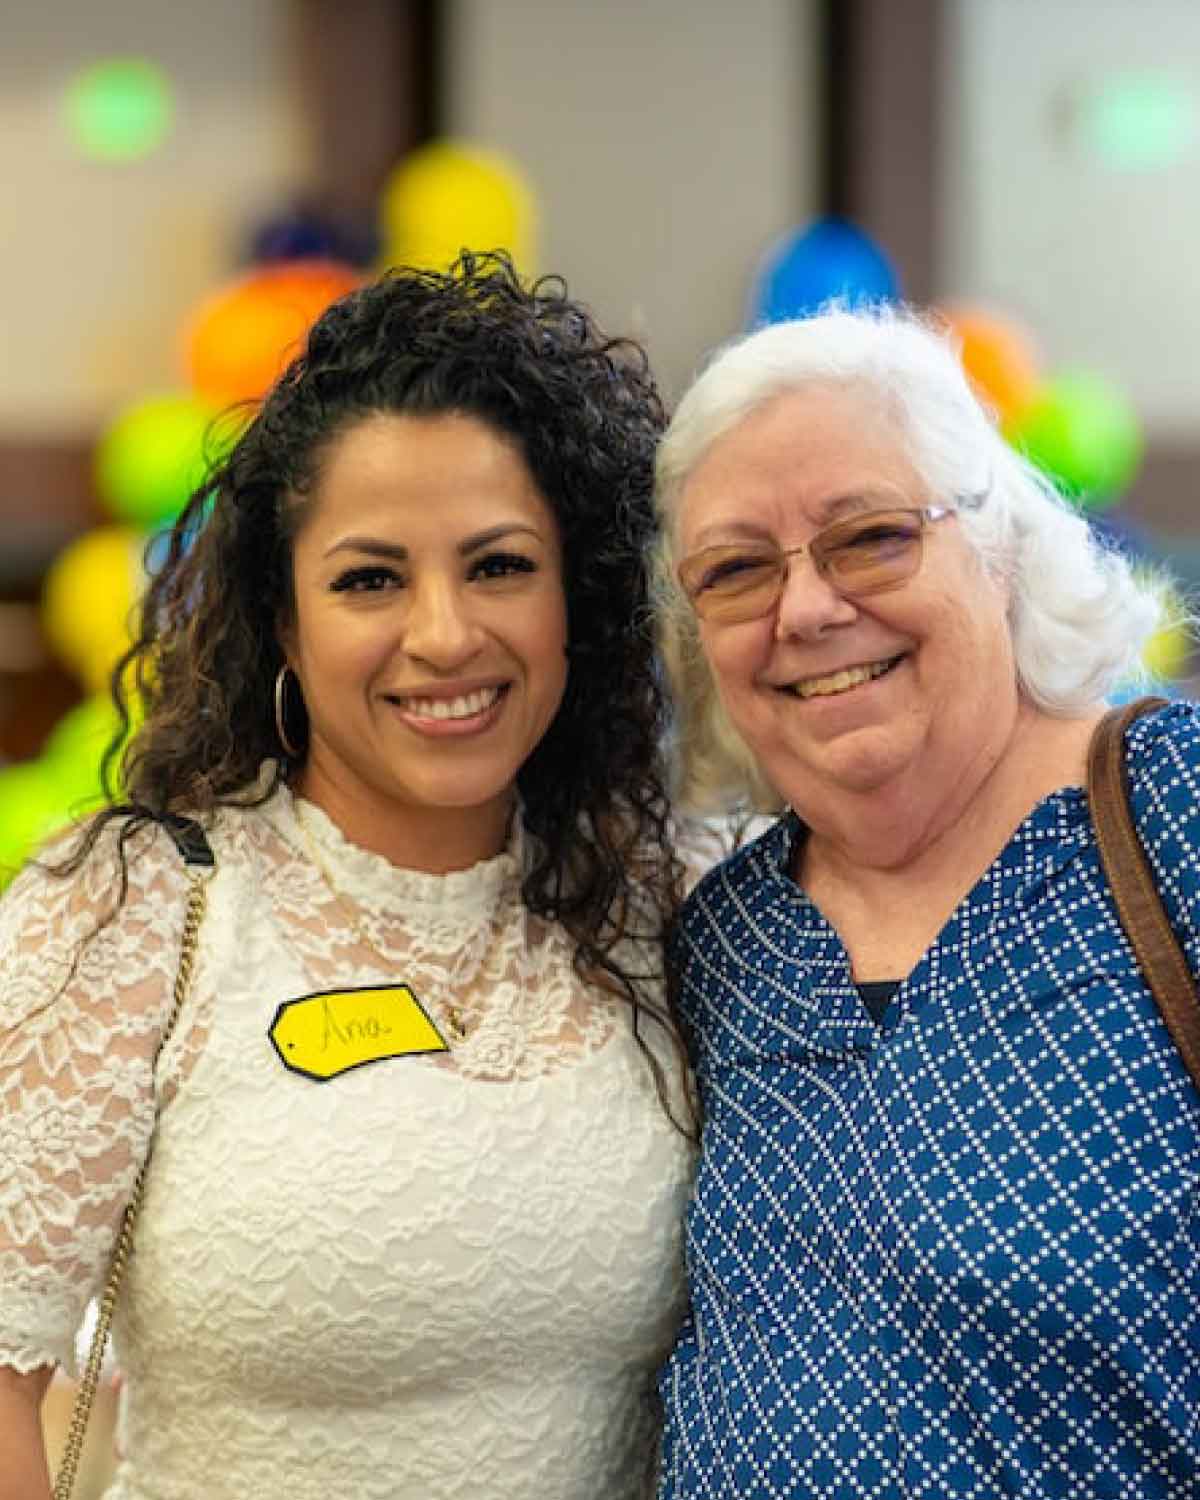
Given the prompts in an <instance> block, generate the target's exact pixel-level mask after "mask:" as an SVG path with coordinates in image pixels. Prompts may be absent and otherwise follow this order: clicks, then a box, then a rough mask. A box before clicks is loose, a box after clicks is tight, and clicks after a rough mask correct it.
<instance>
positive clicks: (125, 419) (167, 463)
mask: <svg viewBox="0 0 1200 1500" xmlns="http://www.w3.org/2000/svg"><path fill="white" fill-rule="evenodd" d="M216 414H217V413H216V409H215V408H214V407H212V406H210V405H209V404H208V402H206V401H202V400H200V398H199V397H197V396H192V395H190V394H187V393H186V392H185V393H177V394H171V395H162V396H148V397H145V398H144V399H143V400H141V401H138V402H136V403H135V404H134V405H133V406H130V407H128V408H127V409H126V410H125V411H124V412H122V413H121V415H120V416H119V417H118V418H117V419H116V421H115V422H113V423H112V425H111V426H110V427H109V428H108V429H107V431H106V432H105V433H104V434H103V436H102V437H101V439H100V442H99V444H98V445H97V447H96V452H95V455H94V461H93V464H94V472H95V478H96V488H97V490H98V491H99V494H100V498H101V499H102V500H103V501H104V504H105V507H106V509H107V510H108V512H109V514H110V515H112V516H113V517H114V519H116V520H118V521H128V522H129V523H130V524H132V525H134V526H144V527H147V528H153V527H156V526H161V525H162V524H163V523H165V522H168V521H173V520H174V519H175V517H176V516H177V515H178V514H179V512H180V511H181V510H182V509H183V507H184V506H185V505H186V504H187V502H188V500H189V499H190V498H191V496H192V492H193V491H194V490H195V489H196V488H197V487H198V486H199V485H200V483H201V481H202V480H203V478H204V475H205V473H206V471H207V468H208V461H209V460H215V459H216V458H218V457H220V456H221V453H222V452H224V451H227V449H228V447H229V437H228V433H227V431H226V432H225V433H220V432H219V431H218V429H215V428H212V427H211V424H212V422H213V420H214V418H215V417H216Z"/></svg>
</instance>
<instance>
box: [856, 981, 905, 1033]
mask: <svg viewBox="0 0 1200 1500" xmlns="http://www.w3.org/2000/svg"><path fill="white" fill-rule="evenodd" d="M854 987H855V989H856V990H857V991H858V993H859V995H860V997H861V999H862V1003H863V1004H864V1005H865V1006H866V1007H867V1009H868V1010H869V1011H870V1012H871V1019H872V1020H873V1021H874V1022H875V1023H876V1024H877V1025H878V1024H879V1023H880V1022H882V1020H883V1013H884V1011H885V1010H887V1008H888V1005H889V1004H890V1003H891V998H892V996H893V995H894V994H895V993H896V991H897V990H898V989H899V988H900V981H899V980H898V979H872V980H870V981H869V982H868V983H867V984H856V985H855V986H854Z"/></svg>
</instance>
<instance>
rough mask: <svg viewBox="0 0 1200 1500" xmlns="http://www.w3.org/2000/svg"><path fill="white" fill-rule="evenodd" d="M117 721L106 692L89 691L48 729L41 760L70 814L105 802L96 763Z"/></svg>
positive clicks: (116, 727) (113, 734)
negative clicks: (87, 695) (87, 694)
mask: <svg viewBox="0 0 1200 1500" xmlns="http://www.w3.org/2000/svg"><path fill="white" fill-rule="evenodd" d="M120 722H121V721H120V719H119V717H118V715H117V710H116V708H115V707H114V705H113V702H112V699H111V698H110V697H109V695H108V694H107V693H93V694H92V696H91V697H89V698H85V699H84V700H83V702H82V703H79V704H77V705H76V706H75V707H74V708H72V709H70V710H68V712H67V713H65V714H64V715H63V716H62V718H61V719H59V721H58V723H57V724H56V725H55V726H54V728H53V729H52V730H51V731H50V734H49V736H48V738H47V740H46V743H45V745H44V746H43V747H42V754H41V764H42V766H43V767H44V769H45V771H46V773H47V775H48V776H49V777H50V778H51V780H52V781H53V782H54V785H55V787H56V788H57V789H58V792H59V794H60V796H61V797H62V800H63V803H64V804H65V805H66V806H68V807H69V808H70V809H71V813H72V815H73V816H79V815H81V814H83V813H85V812H92V811H94V809H95V808H97V807H99V806H101V805H102V804H103V803H104V802H105V800H106V797H105V793H104V786H103V782H102V780H101V775H100V765H101V761H102V760H103V758H104V752H105V751H106V750H107V749H108V747H109V745H110V744H111V743H112V740H113V738H114V737H115V735H116V733H117V730H118V729H119V728H120ZM132 727H136V726H132Z"/></svg>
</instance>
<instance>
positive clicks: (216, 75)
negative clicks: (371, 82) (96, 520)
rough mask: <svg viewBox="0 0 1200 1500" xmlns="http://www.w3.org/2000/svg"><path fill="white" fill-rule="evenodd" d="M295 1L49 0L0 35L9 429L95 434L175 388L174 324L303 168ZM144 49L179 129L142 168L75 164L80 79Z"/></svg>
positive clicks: (3, 397)
mask: <svg viewBox="0 0 1200 1500" xmlns="http://www.w3.org/2000/svg"><path fill="white" fill-rule="evenodd" d="M287 8H288V7H287V0H204V3H203V4H197V5H183V4H179V5H176V4H171V3H164V0H104V3H103V4H100V3H95V4H83V3H80V0H39V3H36V4H16V3H12V4H9V5H8V6H6V8H5V16H4V24H3V38H2V41H0V182H2V183H3V184H4V202H3V208H2V209H0V299H2V300H0V433H7V434H13V433H17V434H19V435H21V436H28V435H31V434H35V433H43V434H47V435H63V434H66V435H70V434H72V433H75V432H79V433H85V432H88V431H91V430H93V429H94V427H95V426H96V424H97V423H98V422H101V421H103V420H105V419H106V418H107V417H108V416H110V415H111V414H112V413H113V412H114V411H115V410H116V409H118V408H119V407H120V406H121V405H123V404H124V403H125V402H126V401H128V400H131V399H133V398H135V397H137V396H140V395H143V394H146V393H147V392H148V391H150V390H152V389H155V388H157V387H161V386H165V385H171V384H176V383H178V381H179V379H180V371H179V367H178V364H177V338H178V330H179V328H180V326H181V322H182V320H183V318H184V317H185V316H186V313H187V312H188V311H189V310H190V309H191V308H192V307H193V306H194V305H195V303H196V302H197V300H198V299H199V298H200V297H201V296H203V295H204V294H205V293H207V292H209V291H211V290H213V289H214V288H215V287H217V286H219V285H220V284H221V282H222V281H223V280H225V279H226V278H227V277H228V276H229V274H230V270H231V267H232V265H233V257H234V255H235V254H236V252H237V250H238V249H239V248H240V246H239V245H238V243H237V239H238V235H239V233H244V232H245V231H247V230H248V229H249V228H250V227H252V226H253V224H254V223H255V222H256V221H257V220H258V219H260V218H261V216H262V215H263V214H264V213H266V212H269V211H270V210H271V209H272V208H273V207H277V206H278V205H279V204H280V201H281V199H283V198H284V197H286V195H287V193H288V192H289V190H290V189H291V188H293V187H294V186H296V185H297V184H298V183H300V182H302V181H303V180H304V178H305V175H306V172H307V143H306V141H305V138H304V130H303V120H302V113H301V110H300V107H299V101H298V100H296V99H295V98H294V97H292V95H291V93H290V92H289V90H290V88H291V85H292V79H291V78H290V76H289V74H290V69H289V54H288V45H287V35H286V18H287ZM127 55H140V56H145V57H149V58H151V59H153V60H154V61H155V62H157V63H158V64H159V65H160V66H161V67H163V68H164V69H165V70H166V71H167V73H168V74H169V75H170V76H171V77H172V79H173V81H174V85H175V91H176V103H177V111H178V112H177V117H176V126H175V131H174V133H173V135H172V136H171V137H170V139H169V140H167V142H166V143H165V144H164V145H163V147H162V148H161V149H160V150H159V151H158V152H157V153H156V154H154V155H153V156H151V157H149V158H148V159H146V160H143V161H136V162H128V163H121V164H106V163H103V162H97V161H93V160H88V159H86V158H84V157H83V156H81V154H80V153H79V151H78V149H77V148H76V147H75V146H74V145H73V143H72V141H71V139H70V137H69V136H68V134H67V132H66V130H65V129H64V127H63V124H62V120H61V115H60V111H61V106H62V98H63V93H64V90H65V88H66V86H67V84H68V83H69V81H70V80H71V79H72V78H73V77H74V76H75V75H76V74H77V73H78V72H79V71H80V70H81V69H82V68H83V67H85V66H86V65H87V64H89V63H91V62H93V61H95V60H97V59H99V58H105V57H112V56H127Z"/></svg>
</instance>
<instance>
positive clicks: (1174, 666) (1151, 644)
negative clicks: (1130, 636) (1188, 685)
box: [1142, 589, 1192, 682]
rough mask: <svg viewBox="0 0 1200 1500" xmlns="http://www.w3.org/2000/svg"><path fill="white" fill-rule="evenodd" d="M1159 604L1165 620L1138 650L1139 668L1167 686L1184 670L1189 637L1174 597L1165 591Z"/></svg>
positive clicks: (1184, 613) (1183, 613)
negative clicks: (1142, 667) (1142, 668)
mask: <svg viewBox="0 0 1200 1500" xmlns="http://www.w3.org/2000/svg"><path fill="white" fill-rule="evenodd" d="M1163 602H1164V606H1165V608H1164V611H1163V613H1164V616H1165V618H1164V620H1163V623H1162V624H1161V625H1160V626H1159V628H1158V629H1157V630H1156V631H1155V632H1154V634H1153V635H1152V636H1151V637H1150V639H1149V640H1148V641H1147V642H1146V644H1145V646H1144V647H1143V649H1142V665H1143V666H1144V667H1145V668H1146V670H1147V671H1148V672H1149V673H1150V674H1151V676H1153V677H1157V678H1159V679H1160V680H1162V681H1165V682H1171V681H1173V680H1174V679H1175V678H1177V677H1182V676H1183V675H1184V674H1185V672H1186V670H1187V666H1188V662H1189V661H1190V660H1191V655H1192V633H1191V630H1190V629H1189V627H1188V622H1187V611H1186V610H1185V609H1184V607H1183V605H1182V603H1181V602H1180V600H1179V597H1178V595H1177V594H1175V593H1174V591H1173V590H1170V589H1168V590H1167V593H1166V596H1165V599H1164V601H1163Z"/></svg>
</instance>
